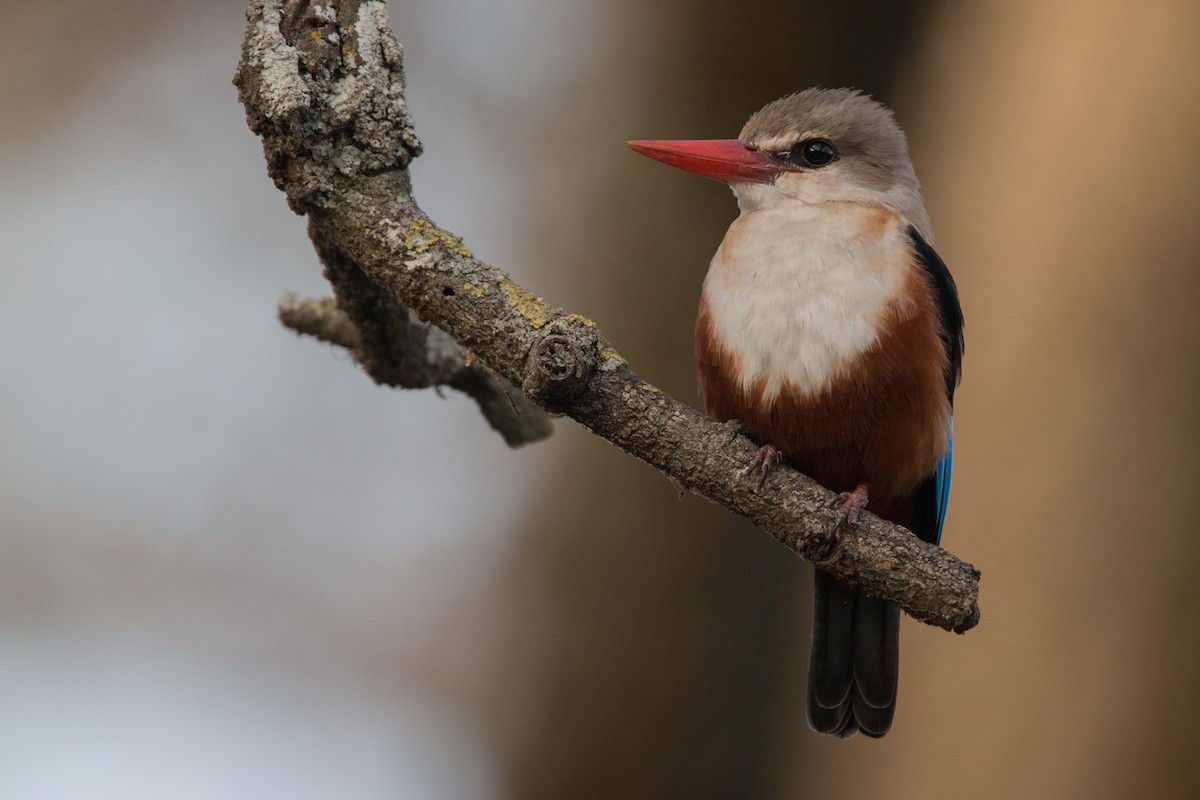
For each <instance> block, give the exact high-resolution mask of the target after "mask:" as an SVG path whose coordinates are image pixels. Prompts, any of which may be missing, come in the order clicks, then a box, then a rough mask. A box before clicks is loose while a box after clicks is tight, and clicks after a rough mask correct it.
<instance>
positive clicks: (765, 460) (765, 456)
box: [742, 444, 783, 491]
mask: <svg viewBox="0 0 1200 800" xmlns="http://www.w3.org/2000/svg"><path fill="white" fill-rule="evenodd" d="M782 461H783V455H782V454H781V453H780V452H779V450H777V449H776V448H774V447H772V446H771V445H769V444H764V445H763V446H762V447H760V448H758V452H757V453H755V454H754V458H752V459H750V462H749V463H748V464H746V467H745V469H743V470H742V475H751V474H753V473H755V472H757V473H758V483H757V484H756V485H755V487H754V488H755V490H756V491H757V490H758V489H761V488H762V486H763V484H764V483H765V482H766V480H767V476H768V475H770V474H771V470H772V469H774V468H775V466H776V465H777V464H779V463H781V462H782Z"/></svg>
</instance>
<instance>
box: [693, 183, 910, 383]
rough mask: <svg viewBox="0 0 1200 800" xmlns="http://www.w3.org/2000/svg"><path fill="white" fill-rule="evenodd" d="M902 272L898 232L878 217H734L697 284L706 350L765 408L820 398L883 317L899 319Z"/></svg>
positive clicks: (783, 212) (867, 209)
mask: <svg viewBox="0 0 1200 800" xmlns="http://www.w3.org/2000/svg"><path fill="white" fill-rule="evenodd" d="M911 269H912V260H911V250H910V247H909V245H908V241H907V235H906V233H905V223H904V221H903V220H902V219H901V218H900V216H899V215H898V214H896V213H895V212H893V211H890V210H887V209H885V208H882V207H878V206H868V205H862V204H857V203H829V204H822V205H811V204H804V203H788V204H781V205H778V206H775V207H772V208H764V209H759V210H755V211H750V212H748V213H743V214H742V215H741V216H740V217H738V219H737V220H735V221H734V223H733V224H732V225H731V226H730V228H729V232H728V233H727V234H726V235H725V239H724V241H723V242H722V243H721V246H720V248H719V249H718V250H717V254H716V255H715V256H714V257H713V260H712V263H711V265H710V266H709V271H708V276H707V277H706V278H705V281H704V290H703V295H702V312H703V313H702V316H704V317H705V318H706V319H707V325H708V326H709V327H710V329H711V330H710V333H711V336H710V337H709V338H710V339H711V340H712V344H711V345H709V346H713V347H717V348H719V349H720V350H721V351H722V358H723V359H724V360H725V361H726V362H727V363H728V364H729V369H730V371H731V372H732V373H733V374H731V375H730V376H729V377H730V378H731V379H733V380H734V381H735V382H736V383H738V384H739V385H741V387H742V388H743V389H746V390H749V389H750V388H751V387H753V388H754V389H755V392H756V393H757V392H758V391H759V390H760V389H761V398H762V400H763V401H764V402H767V403H771V402H773V400H774V399H775V398H776V397H777V396H778V395H779V393H780V392H781V391H784V390H785V388H786V389H787V391H790V392H797V393H799V394H816V393H819V392H821V391H823V390H824V389H826V388H827V387H828V386H829V385H830V383H831V382H832V381H833V380H834V379H835V378H836V376H837V375H838V373H839V371H842V370H844V369H846V368H847V366H848V365H851V364H852V363H853V362H854V361H855V360H856V358H857V357H859V356H861V355H862V354H863V353H865V352H866V351H867V350H868V349H870V348H871V347H872V346H873V345H874V344H875V343H876V342H877V341H878V338H879V335H880V332H881V329H882V326H883V325H884V324H886V322H887V321H888V319H889V317H890V318H895V317H896V316H897V314H899V315H900V316H903V314H904V304H905V300H904V294H905V287H906V284H907V283H910V281H907V280H906V277H907V276H908V274H909V272H910V271H911ZM698 346H699V347H701V348H703V347H704V346H705V344H704V342H703V341H701V340H698ZM701 356H702V358H703V357H704V354H701Z"/></svg>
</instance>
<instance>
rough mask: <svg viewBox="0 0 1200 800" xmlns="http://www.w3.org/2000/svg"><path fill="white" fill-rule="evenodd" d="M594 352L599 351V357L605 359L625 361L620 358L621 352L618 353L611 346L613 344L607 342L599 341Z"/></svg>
mask: <svg viewBox="0 0 1200 800" xmlns="http://www.w3.org/2000/svg"><path fill="white" fill-rule="evenodd" d="M596 352H597V353H599V355H600V358H602V359H604V360H605V361H621V362H624V361H625V359H623V358H621V354H620V353H618V352H617V351H616V349H615V348H613V346H612V345H611V344H609V343H608V342H600V344H599V345H598V346H597V347H596Z"/></svg>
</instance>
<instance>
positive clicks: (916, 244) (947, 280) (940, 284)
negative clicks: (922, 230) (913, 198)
mask: <svg viewBox="0 0 1200 800" xmlns="http://www.w3.org/2000/svg"><path fill="white" fill-rule="evenodd" d="M908 237H909V239H911V240H912V244H913V250H914V251H915V252H916V255H917V263H919V264H920V265H921V267H922V268H923V269H924V270H925V274H926V275H928V276H929V283H930V285H931V286H932V287H933V299H934V301H935V302H936V303H937V307H938V314H939V315H940V316H941V319H942V341H943V342H945V344H946V396H947V397H949V398H950V404H951V405H953V404H954V388H955V387H956V386H958V382H959V381H960V380H961V379H962V359H963V349H964V346H965V345H964V342H963V313H962V306H961V305H959V303H958V287H957V286H955V285H954V277H953V276H952V275H951V274H950V270H949V269H947V268H946V262H944V261H942V259H941V257H940V256H939V255H938V254H937V252H935V251H934V249H933V248H932V247H930V246H929V243H928V242H926V241H925V240H924V239H922V238H921V234H919V233H917V229H916V228H914V227H913V226H911V225H909V226H908Z"/></svg>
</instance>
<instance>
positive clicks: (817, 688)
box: [808, 570, 900, 737]
mask: <svg viewBox="0 0 1200 800" xmlns="http://www.w3.org/2000/svg"><path fill="white" fill-rule="evenodd" d="M899 646H900V610H899V609H898V608H896V607H895V606H894V605H892V604H891V603H888V602H886V601H883V600H878V599H876V598H874V597H867V596H865V595H859V594H854V593H849V592H846V591H844V590H843V589H842V588H841V587H839V586H838V585H837V583H836V582H835V581H834V580H833V578H832V577H830V575H829V574H828V573H825V572H821V571H820V570H817V573H816V578H815V583H814V598H813V639H812V655H811V656H810V659H809V667H808V724H809V725H811V726H812V727H813V729H814V730H816V731H818V732H820V733H828V734H832V735H834V736H840V737H847V736H853V735H854V734H855V733H856V732H857V731H859V730H861V731H862V732H863V733H865V734H866V735H867V736H876V737H878V736H883V735H884V734H885V733H887V732H888V729H889V728H890V727H891V726H892V716H893V715H894V714H895V711H896V679H897V676H898V674H899V661H900V658H899V652H900V647H899Z"/></svg>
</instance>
